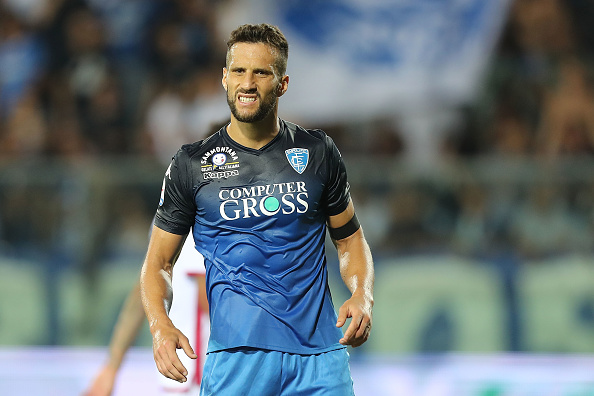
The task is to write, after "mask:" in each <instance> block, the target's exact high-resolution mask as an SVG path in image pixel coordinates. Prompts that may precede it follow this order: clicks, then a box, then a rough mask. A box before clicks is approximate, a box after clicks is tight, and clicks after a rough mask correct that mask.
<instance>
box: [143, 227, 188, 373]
mask: <svg viewBox="0 0 594 396" xmlns="http://www.w3.org/2000/svg"><path fill="white" fill-rule="evenodd" d="M184 238H185V236H184V235H177V234H172V233H169V232H167V231H164V230H162V229H160V228H158V227H156V226H153V230H152V233H151V239H150V242H149V247H148V251H147V254H146V258H145V260H144V264H143V266H142V272H141V275H140V295H141V298H142V304H143V306H144V311H145V313H146V317H147V319H148V323H149V328H150V331H151V334H152V335H153V355H154V358H155V363H156V365H157V368H158V369H159V372H160V373H161V374H163V375H164V376H165V377H168V378H171V379H173V380H176V381H178V382H186V381H187V377H186V376H187V374H188V371H187V370H186V368H185V367H184V366H183V364H182V363H181V361H180V360H179V358H178V356H177V353H176V349H183V350H184V352H185V353H186V355H188V356H189V357H190V358H192V359H196V358H197V356H196V354H195V353H194V350H193V349H192V347H191V346H190V343H189V341H188V338H187V337H186V336H185V335H184V334H183V333H182V332H181V331H179V330H178V329H177V328H176V327H175V326H174V325H173V323H172V322H171V320H170V319H169V315H168V312H169V308H170V307H171V302H172V299H173V291H172V289H171V276H172V271H173V264H174V263H175V260H176V259H177V256H178V255H179V252H180V250H181V247H182V245H183V242H184Z"/></svg>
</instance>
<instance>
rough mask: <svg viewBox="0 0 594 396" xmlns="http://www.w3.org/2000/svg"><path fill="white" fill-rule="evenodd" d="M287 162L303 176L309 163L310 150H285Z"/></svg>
mask: <svg viewBox="0 0 594 396" xmlns="http://www.w3.org/2000/svg"><path fill="white" fill-rule="evenodd" d="M285 154H286V155H287V160H288V161H289V164H291V166H292V167H293V169H295V171H296V172H297V173H299V174H302V173H303V171H305V168H307V162H308V161H309V150H308V149H304V148H292V149H288V150H285Z"/></svg>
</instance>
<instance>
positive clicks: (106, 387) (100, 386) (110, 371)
mask: <svg viewBox="0 0 594 396" xmlns="http://www.w3.org/2000/svg"><path fill="white" fill-rule="evenodd" d="M116 374H117V369H115V368H113V367H111V366H109V365H105V366H103V368H102V369H101V371H99V373H98V374H97V376H96V377H95V380H94V381H93V383H92V384H91V387H90V388H89V389H87V391H86V392H85V393H83V396H110V395H111V393H112V392H113V385H114V383H115V378H116Z"/></svg>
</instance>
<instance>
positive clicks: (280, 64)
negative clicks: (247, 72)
mask: <svg viewBox="0 0 594 396" xmlns="http://www.w3.org/2000/svg"><path fill="white" fill-rule="evenodd" d="M236 43H263V44H266V45H269V46H270V47H272V48H274V49H275V50H276V51H277V52H278V55H277V57H276V62H275V65H274V67H275V69H276V72H277V73H278V74H279V75H280V76H281V77H282V76H284V75H285V72H286V71H287V59H288V58H289V42H288V41H287V39H286V38H285V35H284V34H283V32H281V30H280V29H279V28H278V27H276V26H274V25H269V24H267V23H261V24H259V25H250V24H246V25H241V26H239V27H238V28H237V29H235V30H234V31H232V32H231V36H230V37H229V40H228V41H227V57H226V62H227V66H229V57H230V56H231V55H230V50H231V47H233V45H235V44H236Z"/></svg>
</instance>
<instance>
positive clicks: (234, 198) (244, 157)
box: [194, 148, 326, 228]
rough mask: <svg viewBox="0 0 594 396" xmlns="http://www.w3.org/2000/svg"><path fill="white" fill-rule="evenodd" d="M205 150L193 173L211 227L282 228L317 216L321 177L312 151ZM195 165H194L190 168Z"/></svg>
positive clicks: (202, 215)
mask: <svg viewBox="0 0 594 396" xmlns="http://www.w3.org/2000/svg"><path fill="white" fill-rule="evenodd" d="M221 150H223V151H220V152H214V153H212V154H209V153H206V155H203V156H202V157H201V161H200V167H199V172H196V171H195V172H194V174H195V175H196V176H195V178H196V180H195V194H194V199H195V203H196V207H197V214H198V217H199V218H200V219H201V220H204V221H205V222H207V223H209V224H213V225H217V226H221V225H225V226H230V227H237V228H254V227H256V226H258V225H259V224H270V222H271V221H273V222H274V223H275V224H276V226H283V225H286V224H290V223H293V222H295V221H306V222H309V221H312V220H313V219H316V218H320V216H323V201H324V191H325V187H326V181H325V180H324V175H323V173H324V172H322V170H321V167H320V165H321V164H319V163H317V162H316V161H315V157H314V156H313V155H312V153H310V152H309V151H308V152H301V153H298V155H293V151H291V150H290V149H287V150H284V149H283V150H275V151H271V152H266V153H257V154H256V153H249V152H248V153H246V152H238V151H234V150H226V149H224V148H223V149H221ZM196 168H197V166H194V169H195V170H196Z"/></svg>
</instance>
